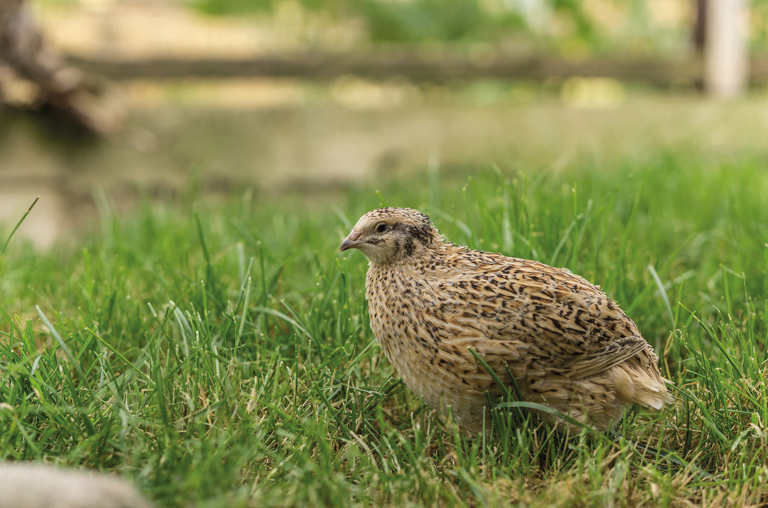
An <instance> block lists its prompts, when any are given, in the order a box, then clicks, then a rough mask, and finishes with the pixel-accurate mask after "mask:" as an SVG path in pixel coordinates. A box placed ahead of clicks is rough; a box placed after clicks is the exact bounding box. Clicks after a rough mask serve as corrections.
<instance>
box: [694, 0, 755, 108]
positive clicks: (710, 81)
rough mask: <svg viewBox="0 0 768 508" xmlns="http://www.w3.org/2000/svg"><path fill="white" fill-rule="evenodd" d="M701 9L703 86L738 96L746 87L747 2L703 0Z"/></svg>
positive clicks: (721, 94) (719, 93)
mask: <svg viewBox="0 0 768 508" xmlns="http://www.w3.org/2000/svg"><path fill="white" fill-rule="evenodd" d="M704 9H705V11H704V22H705V23H706V30H705V34H704V83H705V87H706V90H707V92H708V93H709V94H710V95H713V96H715V97H718V98H721V99H732V98H735V97H738V96H739V95H741V94H742V93H744V91H745V90H746V87H747V80H748V75H749V58H748V50H749V48H748V41H747V33H746V32H747V27H746V20H747V17H748V15H749V5H748V3H747V0H706V2H704Z"/></svg>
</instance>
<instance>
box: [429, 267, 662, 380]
mask: <svg viewBox="0 0 768 508" xmlns="http://www.w3.org/2000/svg"><path fill="white" fill-rule="evenodd" d="M499 257H501V256H499ZM503 259H504V261H508V262H496V263H495V264H493V265H485V266H478V267H477V268H478V269H477V271H475V272H474V274H468V273H467V272H466V271H465V272H463V273H462V274H461V275H460V276H459V277H458V278H457V279H456V281H455V282H454V283H453V284H452V285H450V286H448V287H446V289H449V290H450V291H449V292H450V293H451V295H452V297H451V300H452V301H454V302H456V300H460V301H461V303H462V304H463V306H462V305H457V306H455V309H456V311H455V312H456V314H455V319H456V320H459V321H462V322H463V323H462V324H463V325H464V326H465V327H467V326H471V327H472V328H475V329H479V330H482V334H483V335H484V336H485V338H486V340H487V341H488V344H496V345H497V346H500V345H501V344H502V343H511V344H520V345H525V350H526V351H527V353H526V361H527V362H528V364H527V365H526V366H525V369H526V370H528V371H543V370H546V371H550V372H556V373H558V374H562V375H564V376H567V377H571V378H584V377H589V376H592V375H594V374H597V373H600V372H603V371H605V370H608V369H610V368H611V367H613V366H615V365H618V364H620V363H622V362H624V361H626V360H627V359H629V358H632V357H633V356H635V355H637V354H638V353H640V352H641V351H643V350H645V349H648V348H650V346H649V345H648V343H647V342H646V341H645V339H643V338H642V336H641V335H640V332H639V330H638V329H637V327H636V326H635V324H634V323H633V322H632V320H631V319H629V318H628V317H627V316H626V315H625V314H624V312H623V311H622V310H621V309H620V308H619V307H618V306H617V305H616V304H615V303H614V302H613V301H611V300H610V299H609V298H608V297H607V296H606V295H605V294H604V293H603V292H602V291H601V290H600V288H599V287H597V286H594V285H592V284H590V283H589V282H587V281H586V280H585V279H583V278H581V277H578V276H576V275H573V274H571V273H570V272H569V271H567V270H562V269H556V268H552V267H550V266H547V265H543V264H541V263H536V262H532V261H525V260H512V259H510V258H503ZM468 275H471V277H468ZM444 287H445V286H444ZM457 303H458V302H457ZM473 335H475V334H474V333H473ZM449 340H450V339H449ZM494 350H496V351H500V352H499V353H490V356H491V357H492V359H494V360H496V361H508V362H509V363H510V364H513V363H518V362H519V361H520V358H519V357H518V358H512V357H511V356H510V358H508V359H505V358H502V357H503V356H505V355H504V354H503V348H502V349H499V348H498V347H496V348H494ZM511 350H514V351H519V350H520V348H511Z"/></svg>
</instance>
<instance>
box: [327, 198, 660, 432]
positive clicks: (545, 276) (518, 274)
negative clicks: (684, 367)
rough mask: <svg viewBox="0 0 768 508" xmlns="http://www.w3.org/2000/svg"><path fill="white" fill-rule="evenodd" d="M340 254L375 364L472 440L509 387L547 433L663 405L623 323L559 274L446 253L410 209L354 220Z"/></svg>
mask: <svg viewBox="0 0 768 508" xmlns="http://www.w3.org/2000/svg"><path fill="white" fill-rule="evenodd" d="M349 249H357V250H359V251H360V252H362V253H363V255H365V257H366V258H367V259H368V261H369V266H368V272H367V275H366V283H365V297H366V299H367V300H368V312H369V316H370V326H371V329H372V331H373V334H374V336H375V337H376V340H377V342H378V343H379V345H380V347H381V349H382V350H383V352H384V354H385V355H386V357H387V359H388V360H389V361H390V363H391V364H392V365H393V366H394V368H395V370H396V371H397V373H398V374H399V376H400V377H401V378H402V380H403V381H404V383H405V384H406V385H407V386H408V387H409V388H410V389H411V390H412V391H413V392H414V393H415V394H416V395H418V396H419V397H420V398H421V399H422V400H423V401H424V402H426V404H427V405H429V406H430V407H432V408H433V409H436V410H438V411H439V412H440V413H442V414H445V415H448V414H452V415H453V418H454V420H455V421H456V422H457V423H458V424H460V425H461V426H462V427H464V428H465V429H466V430H467V431H468V432H469V433H470V434H472V435H476V434H478V433H480V432H482V431H483V430H484V429H489V428H490V421H491V418H490V414H489V409H490V408H489V407H488V402H489V398H488V396H487V395H486V394H490V395H491V396H497V397H498V396H501V395H503V394H504V393H510V392H511V389H512V388H513V387H514V389H515V392H517V393H518V394H519V397H521V398H522V399H523V400H524V401H528V402H533V403H536V404H540V405H543V406H546V407H548V408H551V409H554V410H555V411H551V410H550V411H543V410H539V411H535V410H534V413H537V414H538V416H539V417H540V418H541V419H543V420H544V421H546V422H547V423H549V424H551V425H554V426H555V427H556V428H557V429H558V430H564V429H565V428H566V427H567V428H570V429H577V430H578V429H579V428H581V427H585V426H588V427H591V428H593V429H595V430H598V431H610V430H612V428H613V427H614V426H615V425H616V424H617V423H618V422H619V421H620V419H621V417H622V416H623V414H624V410H625V408H626V407H627V406H631V405H633V404H635V403H637V404H639V405H641V406H644V407H647V408H652V409H656V410H660V409H662V408H663V407H664V406H665V405H667V404H672V403H673V401H674V399H673V397H672V396H671V394H670V393H669V391H668V390H667V387H666V383H669V381H668V380H666V379H664V378H663V377H662V375H661V372H660V371H659V368H658V366H657V362H658V356H657V355H656V354H655V353H654V351H653V348H652V347H651V346H650V344H648V342H646V341H645V339H644V338H643V337H642V335H641V334H640V331H639V330H638V328H637V326H636V325H635V323H634V322H633V321H632V320H631V319H630V318H629V317H627V315H626V314H625V313H624V312H623V311H622V310H621V309H620V308H619V306H618V305H617V304H616V303H615V302H614V301H613V300H611V299H610V298H608V296H606V294H605V293H604V292H603V291H602V290H601V288H600V287H599V286H596V285H593V284H591V283H590V282H588V281H587V280H586V279H584V278H582V277H580V276H578V275H575V274H573V273H571V272H570V270H568V269H565V268H553V267H551V266H548V265H545V264H543V263H540V262H537V261H532V260H527V259H521V258H513V257H507V256H504V255H502V254H496V253H491V252H484V251H479V250H473V249H470V248H468V247H464V246H459V245H456V244H454V243H450V242H448V241H446V240H445V239H444V238H443V237H442V235H441V234H440V233H439V232H438V230H437V228H436V227H435V225H434V224H433V223H432V221H431V220H430V218H429V216H427V215H425V214H423V213H421V212H420V211H418V210H415V209H411V208H394V207H386V208H379V209H376V210H373V211H370V212H368V213H366V214H365V215H363V216H362V217H361V218H360V220H359V221H358V222H357V224H356V225H355V226H354V227H353V228H352V231H351V232H350V233H349V235H348V236H347V237H346V238H345V239H344V240H343V242H342V244H341V247H340V252H344V251H347V250H349ZM473 352H474V353H475V354H477V355H478V356H479V357H480V358H482V359H483V360H484V361H485V363H486V364H487V368H486V366H484V365H482V363H481V362H479V361H478V358H477V357H476V356H475V354H473ZM488 369H491V370H493V372H494V374H495V376H494V375H492V374H491V373H490V372H489V371H488ZM499 382H500V383H501V384H502V385H505V386H499ZM531 407H534V408H535V405H532V406H531ZM574 421H575V422H576V424H575V423H574Z"/></svg>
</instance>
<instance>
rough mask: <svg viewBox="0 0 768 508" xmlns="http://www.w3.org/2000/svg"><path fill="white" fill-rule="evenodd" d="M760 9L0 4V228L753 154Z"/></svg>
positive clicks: (482, 0)
mask: <svg viewBox="0 0 768 508" xmlns="http://www.w3.org/2000/svg"><path fill="white" fill-rule="evenodd" d="M767 84H768V1H764V0H753V1H752V2H750V3H748V2H746V0H583V1H580V0H189V1H182V0H0V222H5V223H11V225H12V224H15V221H16V220H18V218H19V217H20V215H21V214H22V213H23V212H24V210H26V208H27V207H28V206H29V204H30V203H31V202H32V200H33V199H34V197H35V196H38V195H39V196H41V201H40V203H39V204H38V206H37V208H36V209H35V213H34V214H32V215H31V216H30V218H29V222H28V223H27V224H25V227H24V228H23V230H24V233H25V234H26V235H27V236H28V237H29V238H32V240H33V241H34V242H35V243H36V244H37V245H38V246H40V247H43V248H44V247H47V246H50V245H52V244H53V242H55V241H56V239H58V238H62V237H66V236H67V235H69V234H71V233H74V232H77V231H79V230H82V228H84V227H86V226H88V225H89V224H91V223H93V222H94V220H93V219H94V217H95V216H96V215H97V213H98V210H99V207H113V208H115V209H117V210H130V209H131V208H132V207H134V206H135V205H136V204H137V203H138V202H140V201H141V200H142V199H153V200H154V199H165V198H168V197H172V196H177V195H179V194H180V193H183V192H185V189H189V188H190V186H195V187H197V188H199V189H200V190H201V191H202V192H204V193H205V194H207V195H209V196H211V197H212V198H214V199H215V197H216V196H226V195H231V194H232V193H233V192H242V190H243V189H248V191H247V192H249V193H251V194H252V195H254V196H257V197H258V195H259V193H265V192H268V193H280V192H286V193H291V192H304V193H306V194H307V195H308V196H313V195H318V194H323V193H331V194H332V193H334V192H338V191H339V190H343V189H347V188H349V187H350V186H356V185H361V184H364V185H368V186H372V187H371V188H375V186H376V185H377V184H378V183H379V182H387V181H391V180H392V179H394V178H398V177H399V176H402V175H407V174H409V172H412V171H432V170H435V169H436V168H440V170H441V171H448V172H450V171H453V170H455V171H464V172H465V173H466V172H471V171H472V170H473V168H488V167H489V166H490V165H493V164H499V165H502V166H503V167H504V168H505V169H507V170H510V171H514V170H517V169H539V168H541V169H543V168H548V169H550V170H554V171H558V170H560V169H562V168H564V167H566V166H568V164H570V163H571V161H573V160H575V159H580V160H582V161H583V160H585V159H586V160H588V161H589V162H590V163H591V164H594V166H595V168H596V170H618V169H617V168H619V167H620V162H621V161H622V160H627V159H628V158H632V159H633V160H634V161H637V160H640V161H642V159H643V157H648V156H649V153H651V152H653V153H658V151H659V150H664V149H666V148H671V147H679V146H685V147H687V149H689V150H692V151H695V152H696V153H699V154H703V155H704V156H711V157H729V156H733V155H734V154H743V153H745V152H749V153H757V154H759V155H760V154H762V153H763V151H764V150H765V133H766V127H768V93H767V90H768V88H766V85H767Z"/></svg>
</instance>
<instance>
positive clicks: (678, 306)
mask: <svg viewBox="0 0 768 508" xmlns="http://www.w3.org/2000/svg"><path fill="white" fill-rule="evenodd" d="M649 159H651V160H652V161H653V163H652V164H651V165H644V166H642V167H640V166H636V165H634V164H633V163H632V161H627V162H625V163H624V164H619V165H617V166H616V167H613V168H610V172H605V171H600V172H595V171H593V170H592V167H591V164H590V163H589V162H588V161H571V162H570V163H569V164H568V167H567V169H566V170H564V171H561V172H555V171H553V170H550V169H547V168H538V169H531V170H528V171H524V172H520V171H512V170H510V169H507V168H504V167H501V168H496V167H488V168H472V169H474V174H473V176H471V177H468V175H467V173H466V172H464V171H462V170H459V169H453V170H450V171H448V170H446V169H444V170H443V171H442V172H438V171H435V170H434V169H433V170H432V171H431V172H426V173H424V174H423V175H417V176H413V177H412V178H411V179H409V180H407V181H397V182H390V183H388V184H382V185H381V186H379V190H380V191H381V194H379V195H377V194H376V193H375V192H374V190H375V189H374V188H358V189H353V191H352V192H349V193H346V194H343V195H341V197H340V196H334V197H331V196H326V197H322V196H321V197H319V198H318V197H315V198H314V199H313V200H312V202H313V204H312V205H306V204H304V203H305V202H304V200H303V196H299V195H282V196H276V197H275V196H272V197H270V196H268V195H260V194H259V193H257V194H256V196H257V197H255V198H253V199H243V198H241V197H240V196H233V199H232V200H231V202H230V203H229V204H228V205H226V206H223V207H211V206H209V205H207V204H206V203H205V201H204V200H202V199H201V200H198V202H196V203H194V204H192V205H190V204H189V200H188V199H186V198H185V199H181V200H180V201H179V203H173V204H166V205H163V206H161V205H158V204H146V205H144V206H143V207H142V208H141V209H140V210H139V211H137V212H136V213H134V214H132V215H130V216H128V217H125V218H115V217H113V216H112V215H111V214H109V212H108V210H102V217H101V224H100V226H101V227H100V228H99V231H100V232H99V233H98V234H94V235H93V236H92V237H90V238H89V239H88V240H85V241H83V242H82V243H81V244H80V245H79V246H77V247H71V246H68V247H67V246H62V247H60V248H58V249H56V250H54V251H52V252H50V253H44V254H43V253H35V252H34V251H32V250H31V249H30V248H29V247H27V246H26V245H23V244H22V243H21V242H18V241H17V240H16V239H14V240H13V241H12V242H11V245H10V247H9V248H8V250H7V251H6V252H5V253H4V254H3V255H2V256H0V380H1V381H0V458H1V459H5V460H44V461H48V462H56V463H59V464H64V465H73V466H84V467H88V468H94V469H99V470H103V471H114V472H117V473H118V474H120V475H123V476H126V477H128V478H131V479H133V480H134V481H135V482H136V483H137V484H138V485H139V487H140V488H141V489H142V490H143V491H144V492H145V493H146V494H147V495H148V496H149V497H151V498H153V499H154V500H155V501H156V502H157V504H158V505H160V506H173V507H175V506H190V505H195V504H196V505H200V506H211V507H213V506H222V507H224V506H227V507H229V506H302V505H303V506H316V505H334V506H356V505H368V504H377V505H390V506H407V505H436V506H445V505H450V506H464V505H469V506H481V505H493V504H505V505H506V504H509V503H515V504H525V505H531V506H566V505H573V504H579V505H596V506H602V505H611V504H619V505H636V504H640V503H645V504H649V505H651V504H652V505H656V504H659V505H664V506H683V505H685V504H686V503H690V502H693V503H697V504H699V503H701V504H708V505H711V506H722V505H727V504H730V505H734V506H741V505H743V504H749V503H753V504H757V503H759V502H763V500H764V498H763V496H764V495H765V494H766V493H767V491H768V488H766V486H765V484H766V480H768V469H767V468H766V466H765V463H766V460H767V459H768V442H766V440H767V439H768V434H767V433H766V430H765V425H766V421H767V420H766V419H767V418H768V394H766V388H765V385H764V382H763V380H764V378H765V376H766V374H768V373H767V372H766V355H767V354H768V353H767V352H766V348H765V345H766V321H767V320H768V314H767V313H766V297H767V296H768V285H767V284H766V275H768V247H767V246H766V242H768V204H766V199H765V196H768V173H766V172H765V168H764V166H763V164H762V163H761V162H760V161H759V160H757V159H750V158H747V157H744V158H741V159H738V160H736V161H731V162H717V161H707V160H703V159H702V158H699V157H696V156H695V154H690V153H686V152H684V151H681V152H679V153H659V154H655V155H651V156H649ZM249 195H250V194H246V198H247V196H249ZM381 202H385V203H386V204H388V205H398V206H412V207H417V208H419V209H421V210H423V211H425V212H427V213H429V214H430V215H431V216H432V217H433V219H434V220H435V221H436V223H437V224H438V226H439V228H440V229H441V231H442V232H443V233H444V234H445V236H446V237H447V238H448V239H449V240H451V241H455V242H457V243H462V244H467V245H470V246H472V247H475V248H482V249H486V250H493V251H499V252H503V253H505V254H508V255H514V256H520V257H527V258H534V259H538V260H540V261H543V262H545V263H548V264H552V265H554V266H565V267H568V268H569V269H571V270H572V271H574V272H576V273H579V274H581V275H583V276H585V277H586V278H588V279H589V280H591V281H592V282H594V283H596V284H600V285H601V286H602V287H603V289H604V290H605V291H606V292H607V293H608V294H609V295H610V296H612V297H613V298H614V299H616V300H617V301H618V302H619V304H620V305H621V306H622V308H623V309H624V310H625V311H626V312H627V313H628V314H629V315H630V316H631V317H632V318H633V319H634V320H635V321H636V323H637V324H638V326H639V328H640V330H641V331H642V332H643V334H644V336H645V337H646V339H647V340H648V341H649V342H650V343H651V344H653V345H654V346H655V347H656V348H657V350H658V351H659V353H660V356H662V361H661V368H662V371H663V373H664V375H665V376H666V377H667V378H669V379H670V380H672V381H673V382H674V388H673V390H674V393H675V395H676V397H677V404H676V405H675V407H674V408H672V409H670V410H668V411H665V412H663V413H660V414H654V413H648V412H645V411H640V412H630V413H628V415H627V417H626V418H625V420H624V421H622V422H621V424H620V425H619V426H618V428H617V431H618V432H619V434H621V435H623V436H625V437H626V438H628V439H618V440H617V439H615V438H614V436H602V435H594V434H590V433H588V432H585V433H583V434H582V435H579V436H569V437H567V438H566V437H564V436H561V435H558V434H556V433H553V432H551V431H550V430H549V429H547V428H546V427H541V426H537V424H536V423H535V422H532V421H530V420H529V419H528V418H527V415H526V414H525V413H520V412H519V411H516V410H512V409H508V408H500V409H497V410H494V411H493V412H492V413H491V414H489V418H491V419H492V420H493V422H494V429H493V432H491V433H490V434H486V435H484V436H480V437H478V438H476V439H469V438H468V437H467V436H466V435H465V434H464V433H463V432H462V431H461V430H460V429H458V428H456V426H454V425H453V424H452V423H451V422H450V421H449V420H447V419H445V418H442V417H439V416H437V415H436V414H435V413H434V412H433V411H432V410H431V409H429V408H428V407H426V406H424V405H423V404H421V403H420V401H419V400H418V399H417V398H416V397H415V396H414V395H413V394H411V393H410V392H409V390H408V389H407V388H406V387H404V385H403V384H402V383H401V382H399V380H398V379H397V378H396V376H394V374H393V369H392V367H391V366H390V365H389V364H388V362H387V361H386V359H384V358H383V355H382V354H381V352H380V351H379V348H378V345H377V344H376V342H375V340H374V338H373V335H372V333H371V331H370V328H369V323H368V315H367V306H366V302H365V299H364V276H365V270H366V262H365V260H364V259H363V257H362V256H360V255H357V254H355V253H353V254H351V255H349V254H345V255H343V256H341V255H339V254H338V246H339V243H340V241H341V239H342V238H343V237H344V236H345V235H346V234H347V233H348V230H349V228H350V227H351V225H352V224H354V222H355V221H356V220H357V218H358V217H359V216H360V215H361V214H362V213H364V212H365V211H367V210H369V209H372V208H374V207H377V206H379V204H380V203H381ZM23 212H24V210H20V211H19V215H21V214H22V213H23ZM22 227H24V226H23V225H22ZM7 233H9V231H7V232H6V233H5V234H4V235H2V236H0V240H2V241H3V242H4V241H5V238H6V236H7ZM38 307H39V308H38ZM502 405H503V404H502ZM507 405H509V404H507ZM637 443H650V444H651V445H652V446H653V447H655V448H656V449H658V450H660V452H659V453H658V454H656V453H650V452H645V453H644V452H643V451H642V448H638V446H637ZM677 459H679V460H677ZM685 464H688V466H687V467H686V466H685Z"/></svg>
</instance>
